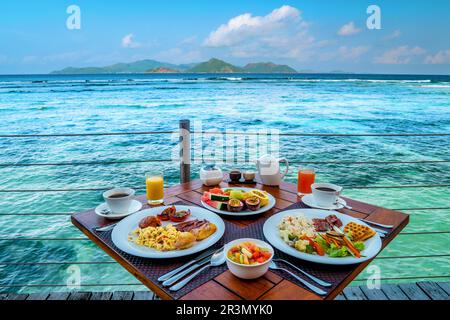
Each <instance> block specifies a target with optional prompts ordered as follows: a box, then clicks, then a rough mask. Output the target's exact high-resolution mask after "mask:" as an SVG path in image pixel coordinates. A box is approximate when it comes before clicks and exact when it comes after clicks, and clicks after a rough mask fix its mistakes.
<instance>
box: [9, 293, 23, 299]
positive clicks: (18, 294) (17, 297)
mask: <svg viewBox="0 0 450 320" xmlns="http://www.w3.org/2000/svg"><path fill="white" fill-rule="evenodd" d="M27 297H28V294H26V293H14V294H11V293H10V294H9V295H8V298H7V299H6V300H26V299H27Z"/></svg>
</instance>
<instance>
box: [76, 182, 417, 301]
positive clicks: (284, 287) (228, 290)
mask: <svg viewBox="0 0 450 320" xmlns="http://www.w3.org/2000/svg"><path fill="white" fill-rule="evenodd" d="M220 187H222V188H226V187H251V188H257V189H262V190H265V191H267V192H269V193H270V194H271V195H273V196H274V197H275V199H276V204H275V206H274V207H273V208H272V209H270V210H269V211H267V212H265V213H262V214H260V215H258V216H256V217H240V218H235V217H228V216H222V218H223V219H224V220H225V221H226V222H228V223H231V224H232V225H233V226H235V227H236V228H237V229H239V230H242V233H243V234H245V230H246V228H249V230H250V227H252V226H254V224H256V223H258V222H259V223H261V222H263V221H264V220H266V219H267V218H268V217H270V216H271V215H273V214H275V213H277V212H279V211H282V210H285V209H286V208H288V207H291V206H292V205H293V204H296V203H300V202H301V198H300V197H299V196H297V186H296V185H295V184H292V183H287V182H282V183H281V185H280V186H279V187H270V186H265V185H262V184H260V183H255V184H253V185H249V184H242V185H240V184H234V183H233V184H229V183H228V182H226V178H225V179H224V181H223V182H222V183H221V184H220ZM209 189H210V187H206V186H204V185H203V184H202V182H201V181H200V180H192V181H190V182H187V183H183V184H178V185H175V186H172V187H169V188H166V189H165V191H164V204H165V205H170V204H174V203H180V202H183V203H185V204H188V205H197V206H201V202H200V199H201V195H202V193H203V192H204V191H207V190H209ZM344 199H345V200H346V201H347V204H348V205H349V206H351V207H352V209H351V210H349V209H341V210H337V211H339V212H341V213H344V214H348V215H350V216H353V217H357V218H364V219H366V220H369V221H374V222H378V223H382V224H390V225H393V226H394V228H393V229H392V230H391V231H390V233H389V234H388V235H387V236H386V237H385V238H383V240H382V248H384V247H385V246H387V245H388V244H389V243H390V242H391V241H392V240H393V239H394V238H395V237H396V236H397V235H398V233H399V232H400V231H401V230H402V229H403V228H404V227H405V226H406V225H407V224H408V221H409V216H408V215H407V214H404V213H402V212H399V211H394V210H390V209H386V208H382V207H379V206H376V205H372V204H368V203H364V202H361V201H357V200H353V199H349V198H346V197H344ZM138 200H139V201H141V202H142V203H143V204H144V205H143V209H145V208H148V207H149V206H148V205H147V203H146V199H145V195H144V196H140V197H138ZM71 219H72V223H73V224H74V225H75V226H76V227H78V228H79V229H80V230H81V231H82V232H83V233H84V234H86V236H88V237H89V238H90V239H91V240H92V241H93V242H95V243H96V244H97V245H98V246H99V247H100V248H101V249H103V250H104V251H105V252H106V253H107V254H109V255H110V256H111V257H112V258H113V259H115V260H116V261H117V262H118V263H120V264H121V265H122V266H123V267H124V268H125V269H127V270H128V271H129V272H130V273H131V274H133V275H134V276H135V277H136V278H137V279H138V280H140V281H141V282H142V283H143V284H144V285H145V286H147V287H148V288H149V289H150V290H152V291H153V292H155V294H156V295H158V296H159V297H161V298H162V299H181V300H292V299H295V300H322V299H327V300H329V299H334V298H335V297H336V296H337V295H338V294H339V293H341V292H342V290H343V289H344V288H345V287H346V286H347V285H348V284H349V283H350V282H351V281H352V280H353V279H354V278H355V277H356V276H358V274H359V273H361V272H362V271H363V270H364V268H365V267H366V266H367V265H368V264H369V263H370V261H371V260H369V261H366V262H363V263H360V264H357V265H352V266H351V267H350V268H351V269H348V271H347V273H345V277H344V278H341V279H339V283H338V284H337V285H335V286H333V288H332V290H331V291H329V292H328V293H327V295H326V296H318V295H316V294H314V293H313V292H311V291H309V290H307V289H305V288H303V287H302V286H301V285H300V284H297V283H295V281H293V280H291V279H289V278H285V277H283V275H281V274H277V273H275V272H272V271H268V272H267V273H266V274H265V275H264V276H263V277H261V278H258V279H255V280H241V279H239V278H237V277H235V276H234V275H232V274H231V273H230V272H229V271H223V272H222V273H220V274H219V275H217V276H215V277H214V278H212V279H210V280H208V281H206V282H205V283H203V284H201V285H199V286H198V287H196V288H194V289H192V290H190V291H189V292H187V293H186V294H183V296H180V297H174V296H173V295H171V294H170V293H168V291H167V290H164V289H163V288H161V286H160V285H159V284H158V283H157V281H155V280H154V279H150V278H149V277H148V276H147V275H146V274H145V273H143V272H141V269H139V268H136V266H135V265H133V263H132V262H130V259H127V258H126V257H125V256H124V254H122V253H121V252H120V250H115V249H114V248H112V247H111V246H110V245H108V244H107V242H105V241H104V239H102V238H101V237H99V236H98V235H97V234H96V233H95V232H93V229H94V228H95V227H100V226H106V225H108V224H111V223H113V222H114V221H113V220H108V219H105V218H102V217H99V216H97V215H96V214H95V212H94V210H93V209H92V210H88V211H85V212H80V213H75V214H73V215H72V217H71ZM298 263H299V264H301V260H298Z"/></svg>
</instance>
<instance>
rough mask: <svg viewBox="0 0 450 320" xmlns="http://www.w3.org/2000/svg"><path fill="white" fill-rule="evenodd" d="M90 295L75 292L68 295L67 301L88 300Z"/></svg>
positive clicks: (89, 293)
mask: <svg viewBox="0 0 450 320" xmlns="http://www.w3.org/2000/svg"><path fill="white" fill-rule="evenodd" d="M91 295H92V293H91V292H84V291H76V292H72V293H70V296H69V298H68V299H67V300H89V298H90V296H91Z"/></svg>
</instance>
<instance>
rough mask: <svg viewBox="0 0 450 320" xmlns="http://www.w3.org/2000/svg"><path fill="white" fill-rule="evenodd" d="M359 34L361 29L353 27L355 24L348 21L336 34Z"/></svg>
mask: <svg viewBox="0 0 450 320" xmlns="http://www.w3.org/2000/svg"><path fill="white" fill-rule="evenodd" d="M359 32H361V29H358V28H357V27H356V26H355V23H354V22H353V21H350V22H349V23H347V24H344V25H343V26H342V27H341V28H340V29H339V30H338V32H337V34H338V35H340V36H351V35H353V34H357V33H359Z"/></svg>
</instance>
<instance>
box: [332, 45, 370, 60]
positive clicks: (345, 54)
mask: <svg viewBox="0 0 450 320" xmlns="http://www.w3.org/2000/svg"><path fill="white" fill-rule="evenodd" d="M367 51H369V47H368V46H355V47H347V46H341V47H339V49H338V54H339V56H340V57H341V59H343V60H354V59H358V58H359V57H361V56H362V55H363V54H365V53H366V52H367Z"/></svg>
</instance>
